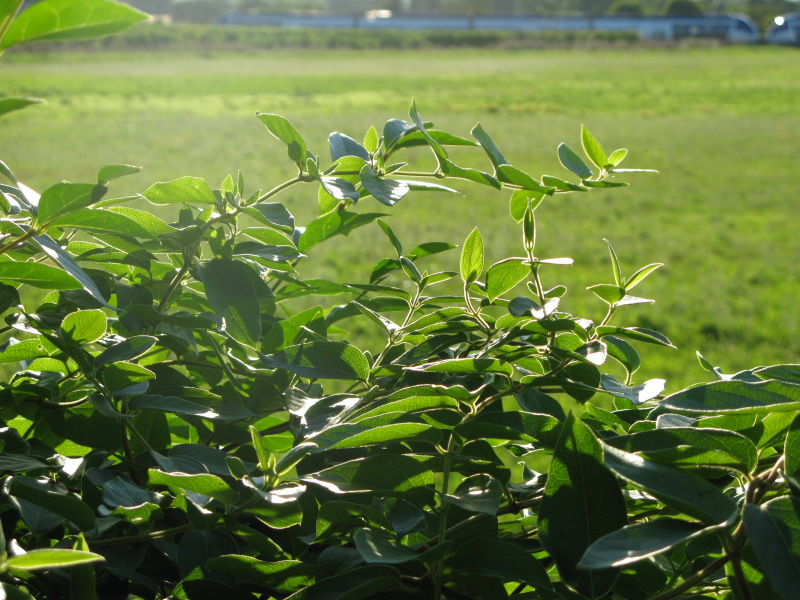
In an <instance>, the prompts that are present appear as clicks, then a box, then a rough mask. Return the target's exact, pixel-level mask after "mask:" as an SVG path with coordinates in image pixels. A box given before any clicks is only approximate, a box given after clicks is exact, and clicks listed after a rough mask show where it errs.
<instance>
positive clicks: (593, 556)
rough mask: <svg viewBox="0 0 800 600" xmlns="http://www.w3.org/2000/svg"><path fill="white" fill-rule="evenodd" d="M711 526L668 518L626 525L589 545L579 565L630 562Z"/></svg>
mask: <svg viewBox="0 0 800 600" xmlns="http://www.w3.org/2000/svg"><path fill="white" fill-rule="evenodd" d="M711 529H712V528H708V527H706V526H705V525H701V524H699V523H690V522H689V521H682V520H680V519H669V518H661V519H655V520H653V521H648V522H646V523H634V524H633V525H626V526H625V527H623V528H622V529H620V530H618V531H615V532H613V533H609V534H608V535H604V536H603V537H601V538H600V539H599V540H597V541H596V542H594V543H593V544H592V545H591V546H589V548H587V549H586V552H585V553H584V555H583V558H581V561H580V562H579V563H578V568H579V569H588V570H593V569H608V568H609V567H622V566H625V565H629V564H632V563H635V562H638V561H640V560H644V559H646V558H649V557H651V556H657V555H659V554H663V553H664V552H667V551H668V550H671V549H672V548H674V547H675V546H677V545H678V544H682V543H684V542H686V541H688V540H690V539H692V538H694V537H698V536H699V535H702V534H704V533H707V532H708V531H710V530H711Z"/></svg>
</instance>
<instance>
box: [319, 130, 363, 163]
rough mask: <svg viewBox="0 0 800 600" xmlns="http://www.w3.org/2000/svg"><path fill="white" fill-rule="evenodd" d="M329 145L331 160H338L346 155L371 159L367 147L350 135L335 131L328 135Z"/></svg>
mask: <svg viewBox="0 0 800 600" xmlns="http://www.w3.org/2000/svg"><path fill="white" fill-rule="evenodd" d="M328 145H329V146H330V149H331V160H334V161H335V160H338V159H340V158H342V157H344V156H357V157H358V158H363V159H364V160H366V161H369V159H370V156H369V152H367V149H366V148H365V147H364V146H362V145H361V144H359V143H358V142H357V141H355V140H354V139H353V138H351V137H350V136H349V135H345V134H344V133H340V132H338V131H334V132H333V133H331V134H330V135H329V136H328Z"/></svg>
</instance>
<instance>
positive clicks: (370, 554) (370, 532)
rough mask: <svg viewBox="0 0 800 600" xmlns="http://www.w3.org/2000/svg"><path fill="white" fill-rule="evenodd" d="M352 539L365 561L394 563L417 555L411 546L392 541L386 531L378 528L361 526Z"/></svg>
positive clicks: (414, 557) (405, 560) (408, 559)
mask: <svg viewBox="0 0 800 600" xmlns="http://www.w3.org/2000/svg"><path fill="white" fill-rule="evenodd" d="M353 541H354V542H355V543H356V550H358V553H359V554H360V555H361V558H363V559H364V562H366V563H383V564H387V565H396V564H400V563H404V562H408V561H410V560H414V559H416V558H418V557H419V555H418V554H417V553H416V552H414V551H413V550H412V549H411V548H408V547H407V546H403V545H402V544H398V543H396V542H393V541H392V540H391V538H390V537H389V535H388V534H387V533H385V532H383V531H380V530H378V529H368V528H367V527H362V528H360V529H358V530H356V532H355V534H353Z"/></svg>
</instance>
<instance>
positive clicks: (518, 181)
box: [497, 165, 555, 194]
mask: <svg viewBox="0 0 800 600" xmlns="http://www.w3.org/2000/svg"><path fill="white" fill-rule="evenodd" d="M497 179H498V180H499V181H502V182H505V183H512V184H514V185H518V186H520V187H521V188H522V189H523V190H528V191H532V192H542V193H545V194H546V193H549V192H552V191H553V190H554V189H555V188H553V187H551V186H548V185H543V184H542V182H540V181H536V180H535V179H534V178H533V177H531V176H530V175H528V174H527V173H525V172H524V171H522V170H521V169H518V168H517V167H513V166H511V165H500V166H499V167H497Z"/></svg>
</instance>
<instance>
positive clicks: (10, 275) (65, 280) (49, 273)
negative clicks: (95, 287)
mask: <svg viewBox="0 0 800 600" xmlns="http://www.w3.org/2000/svg"><path fill="white" fill-rule="evenodd" d="M0 280H3V281H13V282H15V283H26V284H28V285H32V286H33V287H37V288H42V289H45V290H75V289H80V288H81V284H80V282H79V281H78V280H77V279H75V278H74V277H73V276H72V275H70V274H69V273H66V272H65V271H62V270H61V269H58V268H56V267H51V266H50V265H44V264H42V263H34V262H10V261H9V262H0Z"/></svg>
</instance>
